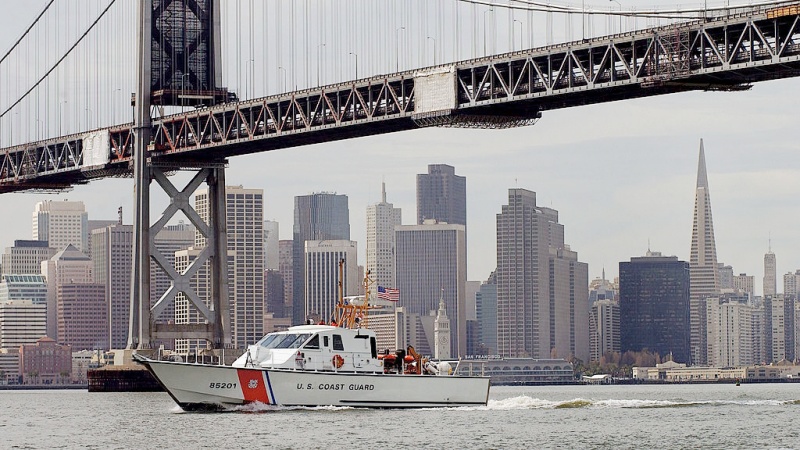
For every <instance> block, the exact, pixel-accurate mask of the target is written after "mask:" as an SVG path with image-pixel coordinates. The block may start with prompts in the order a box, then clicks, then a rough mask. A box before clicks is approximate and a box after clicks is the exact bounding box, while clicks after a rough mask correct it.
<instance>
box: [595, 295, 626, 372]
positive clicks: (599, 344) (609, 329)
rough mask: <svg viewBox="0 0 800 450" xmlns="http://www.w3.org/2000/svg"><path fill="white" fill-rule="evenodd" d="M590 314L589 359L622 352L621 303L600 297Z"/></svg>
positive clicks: (598, 359) (597, 359)
mask: <svg viewBox="0 0 800 450" xmlns="http://www.w3.org/2000/svg"><path fill="white" fill-rule="evenodd" d="M591 308H592V309H591V314H590V315H589V361H598V362H599V361H600V359H601V358H602V357H603V356H604V355H606V354H607V353H620V342H619V339H620V337H619V336H620V334H619V333H620V331H619V327H620V322H619V303H618V302H617V301H616V300H612V299H606V298H603V299H599V300H597V301H595V302H593V303H592V306H591Z"/></svg>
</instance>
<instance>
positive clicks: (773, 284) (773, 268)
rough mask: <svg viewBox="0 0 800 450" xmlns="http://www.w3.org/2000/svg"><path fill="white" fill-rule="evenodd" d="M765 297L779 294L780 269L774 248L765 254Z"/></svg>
mask: <svg viewBox="0 0 800 450" xmlns="http://www.w3.org/2000/svg"><path fill="white" fill-rule="evenodd" d="M763 288H764V297H766V296H768V295H776V294H777V293H778V269H777V263H776V261H775V253H772V246H771V245H770V248H769V251H767V253H765V254H764V285H763Z"/></svg>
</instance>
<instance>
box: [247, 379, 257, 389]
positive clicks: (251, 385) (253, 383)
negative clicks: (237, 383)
mask: <svg viewBox="0 0 800 450" xmlns="http://www.w3.org/2000/svg"><path fill="white" fill-rule="evenodd" d="M247 387H248V388H250V389H255V388H257V387H258V380H257V379H255V378H253V379H252V380H250V382H249V383H247Z"/></svg>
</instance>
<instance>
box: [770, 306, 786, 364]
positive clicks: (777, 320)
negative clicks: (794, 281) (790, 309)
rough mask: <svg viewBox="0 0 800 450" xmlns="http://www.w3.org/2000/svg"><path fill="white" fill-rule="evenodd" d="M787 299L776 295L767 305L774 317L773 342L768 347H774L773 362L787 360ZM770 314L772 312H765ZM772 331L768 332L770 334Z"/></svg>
mask: <svg viewBox="0 0 800 450" xmlns="http://www.w3.org/2000/svg"><path fill="white" fill-rule="evenodd" d="M785 302H786V299H785V298H784V297H783V295H775V296H773V297H772V298H771V301H770V302H765V304H766V305H768V306H770V305H771V306H772V309H771V311H772V316H771V317H770V320H769V323H770V325H771V330H772V340H771V342H767V345H772V362H778V361H781V360H784V359H786V304H785ZM765 313H766V314H770V311H765ZM769 331H770V330H767V332H769Z"/></svg>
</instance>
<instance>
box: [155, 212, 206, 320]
mask: <svg viewBox="0 0 800 450" xmlns="http://www.w3.org/2000/svg"><path fill="white" fill-rule="evenodd" d="M196 232H197V230H196V229H195V227H194V225H192V224H191V223H184V222H181V223H178V224H175V225H167V226H165V227H164V228H162V229H161V230H160V231H159V232H158V233H157V234H156V236H155V238H154V239H153V244H155V247H156V249H157V250H158V251H159V252H161V255H163V256H164V259H166V260H167V263H168V264H170V265H171V266H172V267H173V268H174V267H175V252H177V251H179V250H185V249H187V248H189V247H191V246H192V245H194V241H195V234H196ZM171 283H172V280H170V279H169V277H168V276H167V274H166V272H164V271H163V270H162V269H161V267H159V265H158V264H156V263H155V261H150V306H151V307H152V306H153V305H154V304H155V303H156V302H157V301H158V300H159V299H160V298H161V296H162V295H164V293H165V292H167V290H168V289H169V287H170V285H171ZM174 319H175V305H174V304H172V305H169V306H167V307H166V308H164V311H163V312H162V313H161V316H159V317H153V320H156V321H158V322H164V321H172V320H174Z"/></svg>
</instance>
